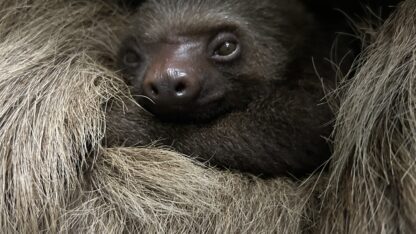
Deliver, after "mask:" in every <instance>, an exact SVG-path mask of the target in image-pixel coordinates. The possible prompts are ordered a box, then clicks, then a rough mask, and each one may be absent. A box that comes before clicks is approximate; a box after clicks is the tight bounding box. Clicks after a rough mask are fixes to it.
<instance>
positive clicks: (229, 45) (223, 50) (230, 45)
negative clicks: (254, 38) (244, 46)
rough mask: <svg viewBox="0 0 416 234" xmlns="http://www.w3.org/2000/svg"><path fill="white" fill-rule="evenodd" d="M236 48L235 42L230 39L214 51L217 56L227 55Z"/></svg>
mask: <svg viewBox="0 0 416 234" xmlns="http://www.w3.org/2000/svg"><path fill="white" fill-rule="evenodd" d="M236 50H237V43H236V42H232V41H226V42H224V43H223V44H222V45H221V46H220V47H219V48H218V49H217V50H216V51H215V54H216V55H218V56H228V55H230V54H232V53H233V52H234V51H236Z"/></svg>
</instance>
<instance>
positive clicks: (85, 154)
mask: <svg viewBox="0 0 416 234" xmlns="http://www.w3.org/2000/svg"><path fill="white" fill-rule="evenodd" d="M0 12H2V14H1V15H2V16H1V17H0V32H1V33H0V54H1V55H2V56H1V57H0V71H1V73H0V100H1V103H2V105H1V107H0V144H1V146H2V147H1V148H0V160H1V161H0V165H1V168H2V169H1V174H0V183H1V187H0V198H1V200H0V208H1V211H0V212H1V214H0V228H1V230H2V231H5V232H23V233H26V232H27V233H34V232H40V231H43V232H52V233H54V232H64V233H65V232H74V231H82V232H87V231H90V232H98V233H100V232H105V233H107V232H109V233H119V232H122V231H142V232H149V231H150V232H195V231H196V232H202V231H204V232H224V231H227V232H239V233H240V232H241V233H245V232H262V233H269V232H277V233H302V232H317V233H321V232H324V233H325V232H327V233H331V232H334V231H335V232H342V233H348V232H349V233H365V232H371V233H373V232H374V231H375V232H377V231H378V232H382V231H385V232H388V233H390V232H405V233H406V232H409V233H410V232H412V231H413V229H414V227H415V226H416V217H415V216H414V215H412V212H413V210H414V209H415V208H416V194H415V191H416V188H415V187H416V182H415V181H414V179H413V178H414V177H415V176H416V171H415V169H414V167H413V165H414V157H413V155H415V153H416V152H415V151H416V142H415V140H414V139H416V124H415V123H416V115H415V114H416V113H415V111H414V110H415V103H414V102H415V101H414V100H415V96H414V77H415V75H416V71H415V69H414V66H415V65H416V62H415V61H416V57H415V55H414V51H416V41H415V40H414V38H416V37H415V36H416V27H415V25H416V22H415V21H414V19H413V17H412V16H413V15H415V14H416V5H415V3H414V1H413V0H408V1H406V2H404V3H403V5H401V6H400V7H399V8H398V9H397V11H396V13H395V14H394V15H393V16H392V17H391V18H390V19H389V20H388V21H387V22H386V23H385V24H384V26H382V27H381V28H380V32H379V33H377V34H376V39H375V40H374V42H373V43H372V44H371V45H370V46H369V47H368V49H367V50H366V51H365V53H364V54H363V55H362V57H361V59H360V60H359V62H358V63H357V72H356V75H355V77H354V79H352V80H351V81H349V82H346V84H345V87H343V88H342V89H340V91H339V92H338V93H337V94H339V95H340V96H341V99H342V101H341V105H340V109H339V114H338V119H337V124H336V126H337V128H336V131H335V142H334V149H335V153H334V157H333V160H332V162H331V165H330V169H329V171H328V172H326V173H325V175H323V176H321V177H319V178H309V179H306V180H305V181H298V182H294V181H290V180H288V179H282V178H278V179H274V180H261V179H257V178H248V177H243V176H241V175H238V174H232V173H230V172H224V171H222V172H220V171H216V170H213V169H209V168H205V167H204V166H203V165H200V164H197V163H195V162H193V161H192V160H191V159H188V158H186V157H184V156H181V155H179V154H177V153H174V152H169V151H166V150H163V149H152V148H150V147H149V148H142V149H138V148H117V149H106V148H103V147H102V146H101V140H102V138H103V135H104V134H103V133H104V131H105V129H103V126H104V118H105V115H104V108H103V106H105V103H106V102H107V100H108V99H109V98H112V97H114V98H118V97H120V95H123V94H122V92H120V89H119V88H120V87H122V85H121V84H120V82H118V81H117V76H116V75H115V74H114V73H113V72H112V71H111V69H109V68H110V67H109V66H108V65H111V64H112V63H113V61H112V59H113V58H114V56H115V51H116V49H117V48H116V47H117V44H118V43H119V33H118V32H119V31H120V29H121V28H123V27H124V25H125V23H127V18H128V13H127V12H125V11H123V10H121V9H119V8H117V7H116V6H114V4H113V3H112V2H111V1H101V0H94V1H87V0H85V1H65V0H48V1H44V0H32V1H26V0H17V1H2V2H0Z"/></svg>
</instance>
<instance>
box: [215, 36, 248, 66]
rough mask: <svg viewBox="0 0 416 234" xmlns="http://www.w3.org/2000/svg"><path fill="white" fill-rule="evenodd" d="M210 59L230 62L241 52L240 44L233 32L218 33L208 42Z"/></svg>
mask: <svg viewBox="0 0 416 234" xmlns="http://www.w3.org/2000/svg"><path fill="white" fill-rule="evenodd" d="M210 48H211V51H212V52H211V53H212V59H213V60H214V61H216V62H222V63H224V62H232V61H234V60H235V59H237V58H238V57H239V55H240V52H241V46H240V44H239V41H238V38H237V36H236V35H235V34H233V33H229V32H224V33H220V34H218V35H217V36H216V37H215V38H214V40H212V42H211V44H210Z"/></svg>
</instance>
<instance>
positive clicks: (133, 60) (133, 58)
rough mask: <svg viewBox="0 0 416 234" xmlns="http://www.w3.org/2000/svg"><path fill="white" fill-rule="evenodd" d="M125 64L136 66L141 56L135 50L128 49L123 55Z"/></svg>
mask: <svg viewBox="0 0 416 234" xmlns="http://www.w3.org/2000/svg"><path fill="white" fill-rule="evenodd" d="M123 61H124V64H126V65H127V66H130V67H136V66H138V65H139V64H140V57H139V55H138V54H137V53H135V52H133V51H127V52H126V53H125V54H124V56H123Z"/></svg>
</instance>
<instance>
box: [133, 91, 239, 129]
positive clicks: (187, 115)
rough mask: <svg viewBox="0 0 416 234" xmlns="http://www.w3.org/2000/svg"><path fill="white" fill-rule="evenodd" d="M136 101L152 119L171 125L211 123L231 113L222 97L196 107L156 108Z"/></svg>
mask: <svg viewBox="0 0 416 234" xmlns="http://www.w3.org/2000/svg"><path fill="white" fill-rule="evenodd" d="M136 101H137V102H138V103H139V104H140V105H141V106H142V107H143V108H145V109H146V110H147V111H149V112H150V113H151V114H153V116H154V118H156V119H158V120H160V121H162V122H173V123H190V124H191V123H206V122H211V121H213V120H215V119H217V118H219V117H221V116H223V115H225V114H227V113H229V112H231V111H232V107H231V105H229V104H228V102H227V101H226V99H225V98H224V97H222V98H218V99H216V100H213V101H210V102H207V103H204V104H198V105H190V106H183V105H170V106H163V107H161V106H158V107H156V106H155V104H154V103H153V102H151V101H150V100H149V99H144V98H140V99H139V100H137V99H136Z"/></svg>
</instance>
